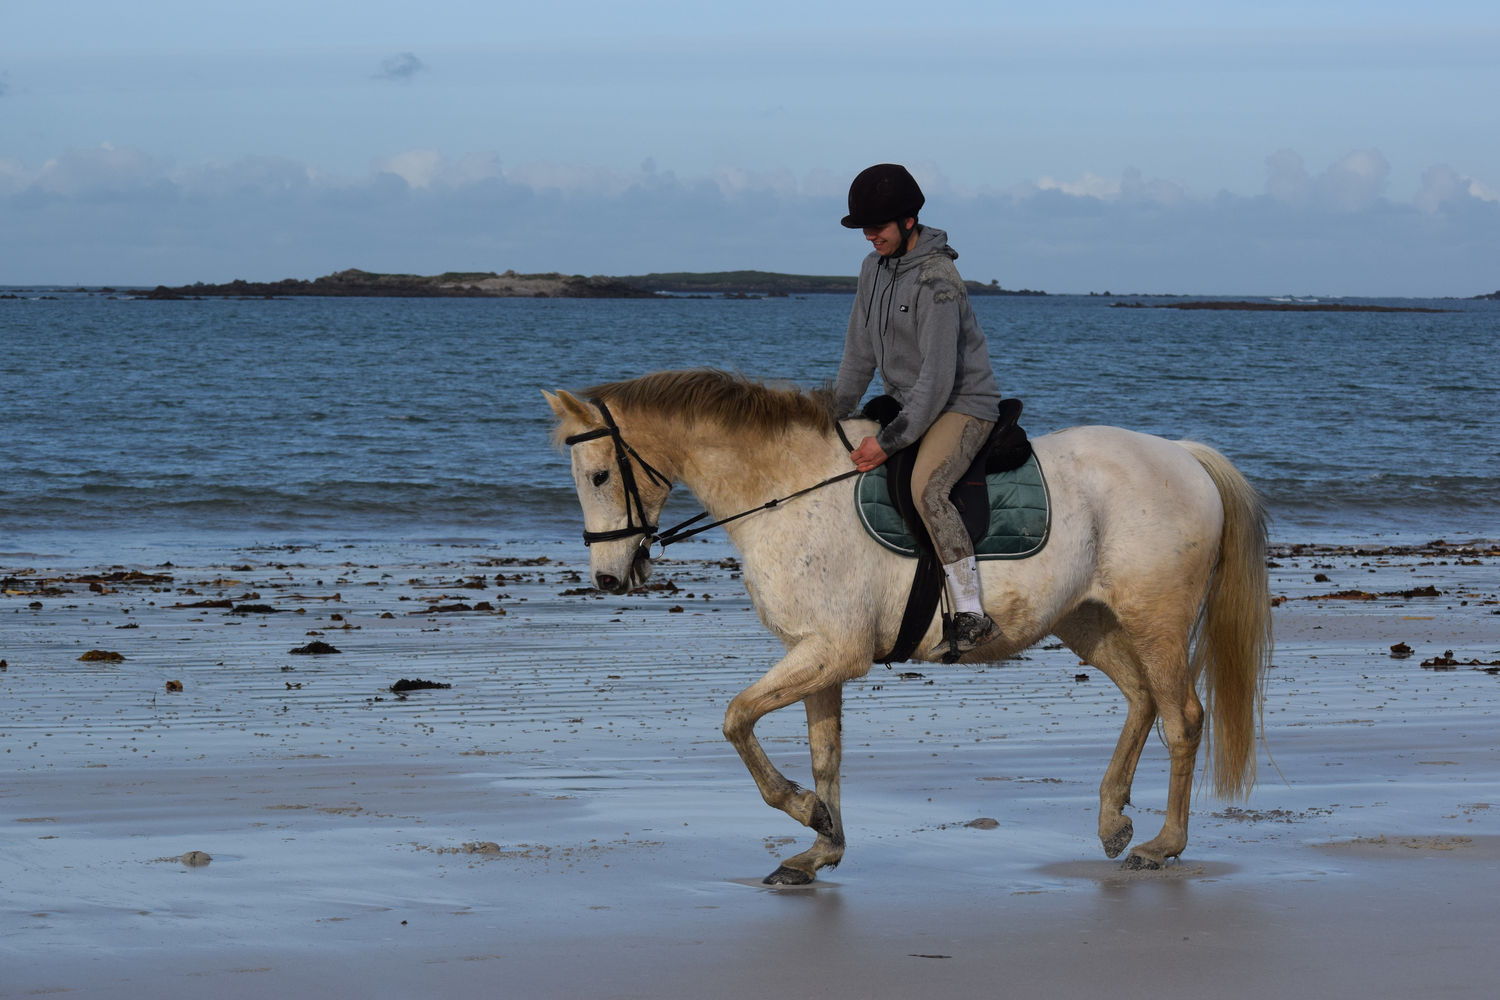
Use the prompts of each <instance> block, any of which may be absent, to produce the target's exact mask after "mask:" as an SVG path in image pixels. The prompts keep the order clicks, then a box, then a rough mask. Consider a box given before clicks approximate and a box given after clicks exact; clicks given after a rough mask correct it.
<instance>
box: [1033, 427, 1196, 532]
mask: <svg viewBox="0 0 1500 1000" xmlns="http://www.w3.org/2000/svg"><path fill="white" fill-rule="evenodd" d="M1032 447H1033V448H1034V449H1035V451H1036V453H1037V457H1038V460H1039V461H1040V462H1041V465H1042V469H1043V471H1044V473H1045V474H1046V476H1047V482H1048V485H1049V488H1050V489H1051V491H1052V495H1053V501H1054V506H1055V509H1056V515H1055V516H1056V517H1059V518H1077V519H1081V520H1083V521H1085V522H1091V526H1092V532H1093V534H1094V536H1095V538H1096V544H1097V545H1098V546H1099V549H1100V557H1101V558H1104V557H1106V556H1109V555H1115V556H1119V557H1124V558H1128V559H1131V560H1136V561H1139V560H1148V561H1149V560H1150V556H1151V554H1152V553H1156V554H1159V555H1163V556H1172V555H1174V554H1176V553H1178V552H1180V551H1181V550H1182V549H1183V548H1184V547H1189V546H1194V547H1195V546H1197V545H1203V546H1205V547H1206V548H1207V549H1208V550H1209V552H1208V553H1207V555H1208V557H1209V560H1210V562H1211V561H1212V555H1213V552H1214V551H1215V550H1216V549H1217V544H1218V538H1219V532H1220V530H1221V528H1222V525H1223V518H1224V512H1223V506H1222V504H1221V502H1220V499H1219V491H1218V488H1217V487H1216V486H1215V485H1214V481H1213V479H1212V477H1210V476H1209V474H1208V472H1207V471H1206V470H1205V469H1204V467H1203V465H1202V464H1201V463H1200V462H1199V461H1198V459H1197V458H1196V457H1194V455H1193V453H1192V452H1191V451H1189V450H1188V449H1187V448H1186V447H1184V446H1183V445H1182V444H1181V443H1179V442H1176V441H1169V440H1167V439H1166V438H1163V437H1157V436H1156V435H1154V434H1144V433H1141V432H1140V431H1132V430H1126V429H1125V428H1123V427H1109V426H1104V425H1089V426H1082V427H1070V428H1067V429H1065V430H1060V431H1054V432H1052V433H1050V434H1044V435H1042V436H1040V437H1038V438H1035V439H1033V441H1032Z"/></svg>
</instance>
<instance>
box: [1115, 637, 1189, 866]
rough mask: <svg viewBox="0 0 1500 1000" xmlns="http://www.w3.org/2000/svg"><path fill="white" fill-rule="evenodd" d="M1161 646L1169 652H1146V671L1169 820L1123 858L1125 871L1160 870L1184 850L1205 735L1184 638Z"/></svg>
mask: <svg viewBox="0 0 1500 1000" xmlns="http://www.w3.org/2000/svg"><path fill="white" fill-rule="evenodd" d="M1163 645H1170V646H1171V647H1172V648H1170V649H1168V650H1163V651H1160V652H1156V655H1152V653H1153V652H1154V651H1151V650H1148V651H1147V654H1146V656H1147V664H1148V665H1147V668H1146V669H1147V676H1148V678H1149V679H1150V682H1151V686H1152V693H1153V697H1154V698H1155V701H1156V708H1157V711H1158V712H1159V713H1160V714H1161V726H1162V735H1163V736H1164V737H1165V738H1166V741H1167V753H1168V755H1169V757H1170V760H1171V776H1170V777H1169V778H1168V781H1167V818H1166V822H1164V823H1163V824H1162V828H1161V832H1160V833H1158V834H1157V835H1156V836H1155V837H1154V838H1152V839H1151V840H1150V841H1148V842H1146V843H1144V844H1140V845H1137V846H1136V847H1134V848H1132V849H1131V851H1130V856H1129V857H1127V858H1126V859H1125V867H1126V868H1160V867H1161V866H1162V865H1163V864H1165V863H1166V861H1167V859H1168V858H1175V857H1178V856H1179V855H1181V854H1182V851H1183V848H1185V847H1187V838H1188V807H1189V805H1190V804H1191V801H1192V795H1193V771H1194V769H1195V768H1196V766H1197V761H1198V742H1199V739H1200V738H1201V737H1202V734H1203V705H1202V703H1200V702H1199V701H1198V694H1197V692H1196V691H1194V690H1193V681H1192V677H1191V675H1190V673H1189V668H1188V657H1187V642H1186V639H1185V638H1184V640H1183V641H1182V642H1181V643H1170V644H1168V643H1164V644H1163Z"/></svg>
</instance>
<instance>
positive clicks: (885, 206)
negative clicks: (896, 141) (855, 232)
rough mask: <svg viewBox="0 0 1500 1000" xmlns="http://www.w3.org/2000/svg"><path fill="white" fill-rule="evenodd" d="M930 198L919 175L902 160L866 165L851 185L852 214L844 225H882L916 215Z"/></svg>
mask: <svg viewBox="0 0 1500 1000" xmlns="http://www.w3.org/2000/svg"><path fill="white" fill-rule="evenodd" d="M926 201H927V199H926V198H924V197H923V196H922V189H921V188H920V187H918V186H917V182H916V179H915V178H914V177H912V175H911V174H909V173H908V172H907V170H906V168H905V167H903V166H901V165H900V164H899V163H877V164H875V166H873V167H866V168H865V169H864V170H861V171H860V172H859V176H857V177H855V178H854V183H852V184H850V185H849V214H848V215H846V216H844V218H843V226H844V228H845V229H863V228H865V227H866V226H883V225H885V224H886V223H887V222H891V221H893V220H896V219H908V218H913V217H915V216H916V214H917V212H918V211H920V210H921V208H922V205H923V204H924V203H926Z"/></svg>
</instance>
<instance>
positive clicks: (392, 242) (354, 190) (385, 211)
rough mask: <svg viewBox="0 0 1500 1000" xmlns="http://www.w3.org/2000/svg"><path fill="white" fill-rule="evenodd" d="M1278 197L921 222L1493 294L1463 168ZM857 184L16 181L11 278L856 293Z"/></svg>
mask: <svg viewBox="0 0 1500 1000" xmlns="http://www.w3.org/2000/svg"><path fill="white" fill-rule="evenodd" d="M1266 165H1267V180H1266V189H1265V191H1264V193H1261V194H1257V195H1252V196H1242V195H1236V194H1231V193H1229V192H1222V191H1221V192H1218V193H1216V194H1213V195H1200V194H1195V193H1194V192H1191V191H1189V190H1188V189H1187V188H1186V187H1185V186H1184V185H1182V184H1180V183H1177V182H1175V181H1171V180H1166V179H1162V178H1155V177H1150V176H1147V175H1145V174H1143V173H1142V172H1141V171H1139V170H1135V169H1128V170H1125V171H1122V172H1121V174H1120V175H1119V177H1118V178H1107V177H1101V176H1098V175H1096V174H1091V173H1084V174H1082V175H1081V176H1080V177H1078V178H1077V179H1075V180H1068V181H1063V180H1057V179H1055V178H1043V179H1041V180H1039V181H1034V182H1025V183H1020V184H1014V185H1012V186H1010V187H1008V188H1003V189H998V190H984V191H962V190H957V189H955V188H954V187H953V186H951V185H949V184H948V183H947V182H946V181H944V180H943V178H942V176H941V174H938V173H936V172H935V171H934V172H931V173H925V172H924V173H922V174H919V176H920V177H922V178H923V186H924V190H926V191H927V195H928V204H927V208H926V209H924V212H923V215H924V220H925V221H927V222H929V223H930V224H932V225H936V226H940V227H942V228H944V229H947V230H948V231H949V233H950V236H951V238H952V241H953V245H954V246H955V247H956V248H957V249H958V250H959V251H960V252H961V255H962V256H961V259H960V261H959V266H960V269H961V270H962V272H963V274H964V275H965V277H969V278H972V279H974V280H978V281H986V282H987V281H990V280H997V281H999V282H1000V283H1001V284H1002V285H1004V286H1005V287H1008V288H1023V287H1024V288H1041V289H1046V290H1049V291H1053V292H1069V291H1073V292H1078V291H1091V290H1096V291H1102V290H1104V289H1106V288H1107V289H1111V290H1113V291H1116V292H1124V291H1142V292H1148V291H1162V292H1187V293H1200V294H1213V293H1223V294H1287V293H1293V294H1347V295H1360V294H1363V295H1472V294H1477V293H1478V292H1482V291H1486V290H1488V289H1491V288H1493V287H1494V275H1493V251H1492V245H1493V233H1494V232H1496V231H1500V197H1497V196H1496V194H1495V192H1494V189H1493V187H1491V186H1486V184H1484V183H1482V182H1481V181H1479V180H1477V179H1475V178H1472V177H1469V176H1467V175H1465V174H1463V173H1462V172H1460V171H1458V170H1456V169H1454V168H1452V167H1449V166H1446V165H1436V166H1432V167H1430V168H1428V169H1427V171H1426V172H1425V173H1424V174H1423V178H1422V187H1421V190H1420V191H1419V192H1417V193H1416V194H1415V195H1414V196H1413V197H1412V198H1411V199H1410V200H1407V201H1399V202H1398V201H1393V200H1392V199H1391V198H1390V197H1388V195H1387V194H1386V190H1385V188H1386V185H1387V178H1388V176H1389V173H1390V165H1389V164H1388V163H1387V161H1386V159H1385V157H1384V156H1383V155H1381V154H1380V153H1379V152H1378V151H1376V150H1360V151H1355V152H1352V153H1350V154H1348V155H1347V156H1344V157H1342V158H1340V159H1338V160H1336V161H1334V162H1333V163H1330V164H1329V165H1328V166H1327V167H1326V168H1325V169H1323V170H1321V171H1317V170H1309V169H1308V168H1307V166H1306V165H1305V163H1304V162H1303V159H1302V157H1301V156H1300V155H1299V154H1297V153H1296V152H1295V151H1292V150H1281V151H1278V152H1276V153H1274V154H1272V155H1271V156H1270V157H1269V158H1268V159H1267V161H1266ZM847 184H848V179H847V178H846V177H843V176H841V175H838V176H836V175H835V174H833V173H832V172H830V171H826V170H818V171H812V172H809V173H808V174H806V175H805V176H798V175H796V174H794V173H792V172H790V171H786V170H766V171H756V170H749V169H742V168H726V169H721V170H718V171H715V172H713V173H710V174H706V175H696V176H684V175H680V174H679V173H677V172H675V171H673V170H670V169H665V168H664V167H663V165H661V164H660V163H658V162H656V161H655V160H653V159H650V158H647V159H645V160H644V161H643V162H641V163H640V165H639V166H638V167H637V168H635V169H612V168H607V167H599V166H589V165H578V164H553V163H537V162H532V163H510V162H507V161H505V160H503V159H502V157H501V155H500V153H498V152H483V153H471V154H468V155H464V156H458V157H450V156H447V155H444V154H443V153H441V152H440V151H437V150H432V149H411V150H405V151H402V152H399V153H396V154H393V155H392V156H389V157H387V158H384V159H382V160H380V161H378V162H375V163H373V164H371V168H370V170H368V171H367V172H364V173H362V174H356V175H351V174H335V173H328V172H325V171H321V170H319V169H317V168H315V167H312V166H310V165H308V164H305V163H301V162H298V161H295V160H290V159H285V158H278V157H264V156H262V157H247V158H244V159H241V160H237V161H234V162H229V163H199V164H191V165H187V166H179V165H176V164H173V163H171V162H169V161H165V160H163V159H161V158H158V157H156V156H153V155H151V154H149V153H147V152H145V151H143V150H140V149H135V148H130V147H116V146H112V145H102V146H99V147H95V148H91V149H83V150H70V151H68V152H66V153H64V154H62V155H60V156H58V157H56V158H55V159H53V160H50V161H48V162H47V163H45V164H43V165H42V166H41V167H39V168H36V169H28V168H27V167H26V166H24V165H23V164H21V163H19V162H17V161H15V160H13V159H0V230H3V231H5V232H6V233H7V237H8V238H7V239H6V240H5V241H3V242H0V273H3V274H6V275H7V277H8V280H10V281H11V282H37V283H42V282H50V281H59V280H61V281H68V282H73V281H78V282H87V283H94V282H97V283H116V284H156V283H158V282H161V283H167V284H187V283H191V282H193V281H228V280H230V279H233V278H246V279H249V280H275V279H279V278H285V277H316V276H318V275H321V274H327V273H329V272H331V271H334V270H338V269H340V268H344V267H361V268H364V269H366V270H373V271H403V272H419V273H437V272H440V271H446V270H496V271H503V270H505V269H507V268H515V269H516V270H518V271H551V270H556V271H563V272H565V273H581V274H640V273H646V272H650V271H677V270H687V271H715V270H734V269H741V268H758V269H764V270H777V271H790V272H796V273H808V274H843V273H852V272H853V271H854V270H855V269H856V268H857V266H858V260H859V258H860V257H861V256H862V255H863V254H864V253H865V252H866V249H867V248H866V247H865V246H864V244H863V243H862V242H861V241H860V240H859V239H858V237H857V236H855V237H852V238H851V236H850V234H849V233H848V232H847V231H846V230H843V229H842V228H841V227H839V226H838V223H837V220H838V219H839V217H840V216H841V215H843V213H844V209H845V205H844V198H845V193H846V189H847Z"/></svg>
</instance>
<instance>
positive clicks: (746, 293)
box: [138, 268, 1047, 300]
mask: <svg viewBox="0 0 1500 1000" xmlns="http://www.w3.org/2000/svg"><path fill="white" fill-rule="evenodd" d="M857 283H858V280H857V279H856V278H855V277H853V276H850V277H842V276H833V277H830V276H817V275H801V274H779V273H775V272H771V271H714V272H706V273H688V272H674V273H659V274H642V275H631V276H627V277H608V276H604V275H593V276H589V277H585V276H584V275H579V274H574V275H566V274H558V273H556V272H552V273H548V274H518V273H516V272H515V271H506V272H505V273H504V274H496V273H494V272H493V271H488V272H479V271H449V272H446V273H444V274H436V275H418V274H375V273H372V272H369V271H361V270H359V269H357V268H350V269H348V270H345V271H338V272H336V273H334V274H329V275H325V276H323V277H321V278H314V279H313V280H311V281H307V280H304V279H298V278H285V279H283V280H281V281H270V282H261V281H245V280H243V279H237V280H235V281H231V282H228V283H225V284H219V285H206V284H202V283H199V284H194V285H181V286H178V287H175V288H174V287H169V286H166V285H158V286H157V287H156V288H155V289H153V290H151V291H149V292H145V293H143V294H142V295H140V296H138V297H139V298H146V299H166V300H171V299H195V298H225V297H234V298H284V297H303V296H323V297H340V296H361V297H366V296H389V297H401V298H527V299H531V298H568V299H654V298H681V297H684V296H688V297H693V296H703V297H711V296H723V297H725V298H746V299H748V298H782V297H786V296H791V295H819V294H844V295H852V294H853V293H854V289H855V287H856V285H857ZM965 284H966V285H967V286H968V289H969V294H970V295H1046V294H1047V293H1046V292H1037V291H1032V290H1030V289H1023V290H1020V291H1014V290H1011V289H1007V288H1001V287H1000V285H999V283H998V282H991V283H990V284H988V285H985V284H981V283H979V282H977V281H969V282H965Z"/></svg>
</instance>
